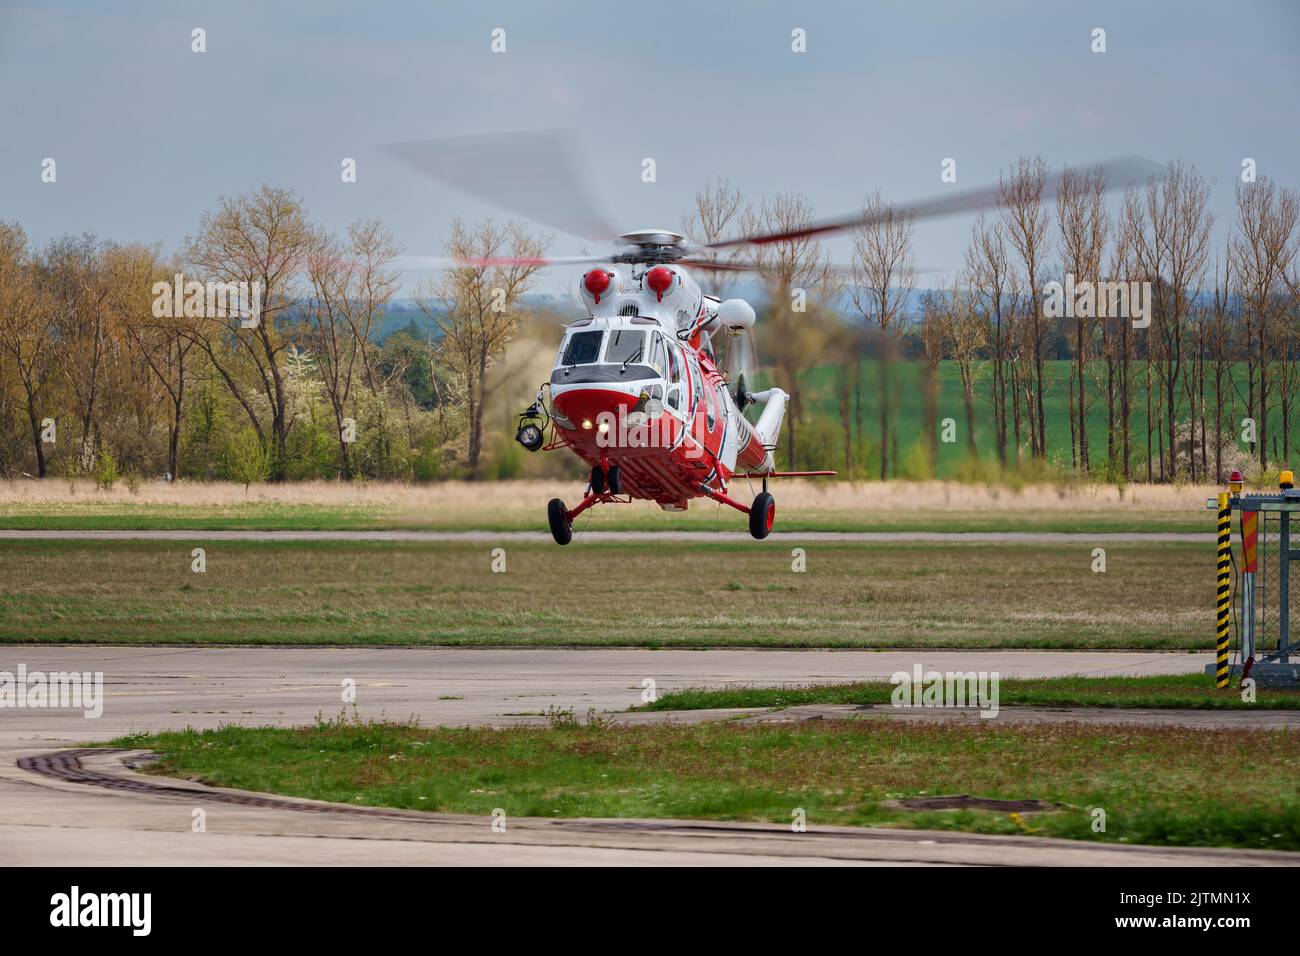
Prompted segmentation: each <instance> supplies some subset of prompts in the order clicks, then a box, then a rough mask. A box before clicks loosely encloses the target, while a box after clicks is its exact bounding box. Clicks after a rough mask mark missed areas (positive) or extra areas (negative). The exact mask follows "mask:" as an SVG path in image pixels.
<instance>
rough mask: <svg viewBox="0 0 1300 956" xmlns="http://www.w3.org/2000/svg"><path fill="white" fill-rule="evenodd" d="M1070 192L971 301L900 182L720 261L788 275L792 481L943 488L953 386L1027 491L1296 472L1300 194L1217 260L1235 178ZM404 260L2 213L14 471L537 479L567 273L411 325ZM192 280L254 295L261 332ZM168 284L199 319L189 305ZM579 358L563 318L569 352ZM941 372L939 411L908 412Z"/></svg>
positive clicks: (998, 213)
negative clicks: (544, 291) (1042, 482)
mask: <svg viewBox="0 0 1300 956" xmlns="http://www.w3.org/2000/svg"><path fill="white" fill-rule="evenodd" d="M1048 183H1049V177H1048V170H1047V167H1046V164H1045V163H1044V162H1043V160H1042V159H1041V158H1038V157H1032V158H1028V157H1027V158H1021V159H1019V160H1018V161H1017V162H1016V163H1014V164H1013V165H1012V166H1011V167H1010V168H1009V169H1008V170H1006V171H1004V173H1003V175H1002V177H1001V179H1000V183H999V202H998V204H997V206H996V208H993V209H990V210H989V211H988V212H986V213H985V214H983V215H981V216H980V217H979V218H978V219H977V220H976V221H975V223H974V225H973V226H972V228H971V232H970V236H969V240H968V243H967V246H966V249H965V253H964V257H963V258H964V261H963V263H962V267H961V269H960V270H959V271H958V273H957V274H956V275H955V277H954V278H953V280H952V281H951V282H950V283H947V284H946V286H945V287H943V288H937V289H935V288H930V289H918V271H917V265H916V262H915V257H914V251H913V232H914V228H915V227H914V224H913V223H912V222H911V221H910V220H909V218H908V217H907V216H906V215H905V214H904V213H903V212H900V211H899V210H897V209H895V208H894V207H892V206H891V205H890V204H889V203H888V202H887V201H886V200H885V199H884V198H883V197H882V195H881V194H880V193H879V192H876V193H873V194H872V195H870V196H868V197H867V198H866V200H865V201H864V204H863V208H864V212H865V213H866V214H867V215H866V216H865V217H864V223H866V224H864V225H863V226H861V227H859V228H858V229H856V230H855V231H854V233H853V234H852V251H851V255H850V261H849V263H847V264H844V265H839V264H836V263H834V262H832V261H831V258H830V256H829V254H828V252H827V251H826V250H825V249H824V247H823V246H822V245H821V244H820V243H819V242H818V241H817V240H816V239H815V238H812V237H806V236H804V237H798V238H792V239H789V240H784V241H780V242H773V243H769V244H766V245H762V246H758V247H752V248H750V249H748V250H741V251H738V252H735V253H730V254H728V255H727V256H726V258H725V261H723V262H721V263H720V267H719V268H718V269H716V270H709V269H708V268H701V269H700V270H699V273H700V278H701V279H702V281H703V282H704V284H705V285H706V287H709V286H712V288H713V291H716V292H717V293H719V294H721V295H725V294H727V292H728V289H729V287H730V286H731V285H732V284H733V283H735V282H736V275H737V273H735V272H733V271H728V270H724V269H723V268H722V266H727V265H734V264H742V265H745V266H748V267H750V268H751V269H752V271H753V274H756V275H757V276H759V277H760V278H761V280H762V282H763V285H764V286H765V289H766V295H765V297H764V298H765V302H764V303H761V304H760V321H759V323H758V345H759V351H760V354H761V355H762V356H763V357H764V358H765V360H766V364H767V365H768V366H769V367H770V377H771V378H772V379H773V380H774V381H775V382H776V383H777V384H779V385H780V386H781V387H783V388H785V389H786V390H787V391H788V392H789V393H790V404H789V410H788V415H787V423H788V424H787V428H786V430H785V434H784V436H783V442H782V444H783V447H782V449H781V450H780V454H781V455H782V456H784V458H785V460H786V461H787V462H788V463H789V464H790V465H791V466H795V467H803V466H808V467H826V466H828V465H832V464H834V465H837V466H838V467H840V468H841V469H842V471H843V473H845V474H846V475H848V476H852V477H879V478H881V479H886V478H891V477H897V476H899V475H904V474H906V475H909V476H913V477H915V476H917V474H916V473H917V470H918V468H917V466H916V460H917V456H918V453H919V455H920V458H921V459H922V464H921V466H920V470H921V471H922V472H923V473H925V472H926V471H927V469H928V473H933V472H934V467H935V463H936V462H937V459H938V457H939V442H940V440H941V439H940V435H941V433H943V432H944V431H945V429H944V428H943V426H942V425H941V416H940V403H941V399H940V395H941V382H942V381H943V380H945V379H947V380H948V381H950V382H952V381H954V380H955V382H956V387H957V389H958V391H959V393H960V400H961V405H962V410H961V413H960V416H959V417H960V426H961V427H960V428H958V429H956V431H959V432H960V433H961V439H960V440H961V442H962V444H963V445H964V446H965V453H966V454H967V455H968V456H969V459H970V460H971V461H984V462H991V463H992V464H993V467H995V468H996V469H997V470H1001V471H1003V472H1008V473H1009V472H1013V471H1016V470H1019V469H1025V468H1029V469H1032V468H1034V467H1036V466H1039V467H1041V466H1047V465H1050V466H1051V467H1054V468H1059V469H1063V470H1070V471H1073V472H1076V473H1079V474H1083V475H1087V476H1092V477H1096V478H1099V479H1102V480H1107V481H1117V482H1119V481H1125V482H1126V481H1165V482H1169V481H1179V480H1184V479H1186V480H1193V481H1195V480H1221V479H1222V478H1223V477H1224V475H1225V474H1226V472H1227V471H1228V470H1231V469H1233V468H1238V467H1244V466H1247V465H1248V466H1249V467H1251V468H1253V469H1254V470H1256V471H1263V470H1265V469H1267V468H1268V467H1269V466H1270V465H1277V464H1280V463H1287V462H1289V461H1290V455H1291V431H1292V418H1293V415H1294V412H1295V400H1296V394H1297V385H1298V384H1300V368H1298V367H1297V358H1298V353H1300V349H1298V348H1297V344H1298V343H1297V335H1298V334H1300V323H1298V321H1297V320H1298V319H1300V314H1298V313H1300V272H1298V266H1300V261H1298V260H1297V250H1298V248H1300V230H1298V229H1297V218H1298V215H1300V198H1298V197H1297V193H1296V192H1295V191H1294V190H1291V189H1288V188H1282V187H1279V186H1278V185H1277V184H1276V183H1274V182H1272V181H1271V180H1269V179H1268V178H1266V177H1260V178H1259V179H1258V180H1257V181H1255V182H1250V183H1246V182H1242V183H1238V185H1237V187H1236V208H1235V217H1234V219H1233V221H1232V222H1230V223H1226V224H1222V225H1221V232H1222V233H1223V234H1224V235H1225V236H1226V241H1225V242H1224V243H1223V245H1222V246H1221V247H1219V248H1215V247H1214V245H1213V243H1212V236H1213V234H1214V226H1215V223H1214V217H1213V215H1212V214H1211V212H1210V209H1209V195H1210V193H1209V187H1208V185H1207V183H1206V180H1205V178H1204V177H1203V176H1202V175H1201V174H1200V173H1199V172H1198V171H1197V170H1196V169H1195V168H1194V167H1193V166H1191V165H1188V164H1184V163H1181V162H1174V163H1171V164H1170V165H1169V167H1168V170H1167V172H1166V175H1164V176H1163V177H1161V178H1158V179H1153V180H1152V181H1151V182H1149V183H1148V184H1146V185H1145V186H1141V187H1135V188H1129V189H1128V190H1126V191H1125V192H1124V193H1123V194H1122V195H1119V196H1114V195H1111V194H1108V192H1107V185H1108V184H1107V183H1106V181H1105V178H1104V174H1100V173H1095V172H1073V171H1069V170H1067V171H1066V172H1065V174H1064V175H1063V177H1062V178H1061V180H1060V182H1059V185H1058V186H1057V187H1056V188H1055V189H1054V190H1053V189H1048ZM814 218H815V217H814V211H813V209H812V207H811V204H810V203H809V202H808V200H807V198H806V197H805V196H803V195H801V194H798V193H786V194H780V195H776V196H772V197H760V198H759V199H757V200H756V201H749V200H746V199H745V197H744V196H743V195H742V194H741V192H740V191H739V190H738V189H736V188H734V187H733V186H732V185H731V184H730V183H729V182H727V181H726V180H724V179H721V178H719V179H717V180H715V181H714V182H711V183H710V184H708V185H706V186H705V187H704V188H703V189H701V190H700V191H699V192H697V193H696V195H695V197H694V204H693V208H692V209H691V210H690V212H689V213H688V214H687V215H686V216H685V217H683V220H682V227H681V228H682V231H683V232H684V233H686V234H687V235H688V236H689V237H690V238H692V239H694V240H697V241H700V242H710V241H714V240H717V239H721V238H725V237H728V236H730V235H732V234H734V233H736V232H744V233H755V232H773V231H782V232H797V230H798V229H799V227H801V226H805V225H807V224H809V223H811V222H812V221H813V220H814ZM546 246H547V240H546V239H545V238H544V237H542V236H539V235H537V234H536V233H533V232H531V231H529V230H528V229H527V228H525V227H524V226H521V225H519V224H517V223H513V222H505V223H497V222H492V221H485V222H481V223H477V224H467V223H464V222H462V221H460V220H458V219H457V220H453V221H452V223H451V226H450V230H449V238H448V240H447V243H446V252H447V254H448V255H449V256H450V257H456V258H460V259H472V260H486V261H491V262H496V263H510V262H520V263H527V262H530V261H531V260H534V259H536V258H537V257H538V256H540V255H542V254H543V253H544V251H545V249H546ZM399 252H400V250H399V248H398V246H397V244H396V243H395V241H394V240H393V237H392V236H391V235H390V233H389V232H388V230H387V229H386V228H385V227H384V225H383V224H382V223H381V222H379V221H378V220H362V221H358V222H355V223H352V224H351V225H350V226H349V227H348V228H347V229H346V230H345V231H344V232H343V233H342V234H334V233H331V232H330V231H329V230H327V229H325V228H323V227H321V226H320V225H318V224H316V223H314V222H313V221H312V220H311V218H310V216H309V215H308V213H307V210H306V209H305V208H304V206H303V204H302V202H301V200H300V199H299V198H298V197H297V196H296V195H295V194H293V193H292V192H291V191H289V190H285V189H281V188H277V187H272V186H263V187H261V188H260V189H258V190H255V191H253V192H250V193H248V194H246V195H242V196H237V197H233V198H222V199H220V200H219V202H218V204H217V206H216V208H215V209H213V210H211V211H209V212H207V213H205V214H204V215H202V216H201V218H200V220H199V222H198V227H197V229H196V231H195V233H194V234H193V235H192V236H189V237H187V238H186V239H185V240H184V241H183V242H182V243H181V245H180V248H179V249H178V250H176V251H175V252H174V253H169V254H164V253H163V252H162V250H161V249H160V248H159V247H156V246H152V247H151V246H146V245H143V244H138V243H116V242H111V241H102V240H99V239H97V238H96V237H94V236H91V235H82V236H66V237H61V238H59V239H56V240H54V241H52V242H50V243H48V244H47V245H46V246H44V247H43V248H39V249H38V248H35V247H34V244H33V243H31V242H30V241H29V240H28V238H27V236H26V235H25V233H24V231H23V229H22V228H21V226H19V225H18V224H17V223H4V222H0V475H3V476H6V477H18V476H22V475H30V476H33V477H46V476H48V475H59V476H67V477H73V476H79V475H80V476H95V477H99V478H101V479H103V480H109V481H111V480H113V478H114V477H115V476H118V475H141V476H144V475H149V476H155V475H162V474H166V475H169V476H173V477H186V478H195V479H225V480H233V481H240V482H243V483H245V484H248V483H251V482H254V481H261V480H275V481H283V480H295V479H301V478H335V477H337V478H341V479H345V480H347V479H353V478H362V477H365V478H387V479H401V480H431V479H437V478H445V477H453V476H454V477H471V478H477V477H488V476H492V475H500V474H503V473H510V474H513V473H515V470H517V469H515V470H510V471H508V472H506V471H502V470H501V469H499V468H495V467H494V465H493V458H494V456H500V455H501V454H503V449H504V450H505V451H511V450H512V447H511V446H510V444H509V440H508V435H509V424H510V423H509V421H508V420H507V419H508V413H505V412H502V411H501V410H500V409H497V408H495V407H494V405H493V399H494V393H495V392H496V391H497V390H498V389H499V387H500V384H501V381H502V378H503V376H505V375H506V374H507V372H508V371H509V370H507V369H506V368H505V367H504V365H503V363H502V359H503V357H504V356H505V355H506V352H507V350H508V349H509V348H510V347H511V345H512V343H516V344H517V342H518V339H519V336H520V333H521V330H522V329H523V328H524V326H525V323H526V322H527V321H528V320H529V319H530V318H534V317H535V315H536V312H537V309H536V308H535V307H533V306H531V305H530V303H529V302H528V301H527V300H526V299H525V295H526V294H527V293H528V291H529V290H530V289H531V288H532V287H533V284H534V282H535V279H536V272H537V267H536V266H535V265H531V264H529V265H509V264H505V265H501V264H498V265H482V266H468V265H466V266H461V267H458V268H451V269H446V270H444V271H442V272H440V273H437V274H436V275H435V276H434V277H433V278H431V279H428V280H425V281H424V282H422V283H421V284H420V285H419V287H418V288H417V289H416V291H415V293H414V301H415V304H416V306H417V308H418V313H417V314H419V315H421V316H423V318H424V319H425V321H424V322H422V323H418V324H417V323H411V324H409V325H408V326H407V327H405V328H403V329H399V330H397V331H394V330H393V329H392V328H391V325H392V318H393V316H394V314H395V312H394V308H393V307H394V299H395V296H396V295H397V293H398V291H399V289H400V288H401V286H400V275H401V273H400V272H399V270H398V268H397V261H398V255H399ZM178 281H180V282H181V284H182V285H183V286H185V285H186V284H187V283H190V282H196V283H197V284H199V285H201V284H202V283H204V282H208V283H212V282H215V283H217V284H218V285H219V286H224V285H229V286H230V287H231V288H236V287H238V288H244V289H247V288H255V289H256V290H257V297H256V298H257V305H258V314H257V316H256V320H255V321H254V320H252V317H251V316H250V315H249V314H248V310H243V311H241V310H240V309H237V308H230V307H222V306H221V305H218V306H217V307H216V308H213V306H212V301H211V298H212V297H211V293H210V292H209V293H208V295H207V297H206V298H205V297H203V296H202V295H200V294H198V291H199V290H197V289H196V290H195V294H194V295H193V296H191V295H189V294H188V292H187V290H186V288H182V289H180V290H177V289H175V288H173V287H174V286H175V285H176V284H177V282H178ZM159 290H166V291H167V295H168V297H167V298H166V299H163V300H162V301H163V303H164V305H167V304H168V303H170V302H171V301H175V303H176V304H177V305H178V306H180V307H178V308H170V307H167V308H163V309H160V308H159V307H158V306H159V301H160V298H161V293H160V291H159ZM1098 290H1100V291H1098ZM1121 290H1123V291H1124V295H1123V296H1121V295H1120V294H1119V293H1120V291H1121ZM1129 290H1134V291H1133V295H1132V296H1129V295H1128V291H1129ZM173 294H174V295H173ZM1063 303H1064V308H1062V307H1061V306H1062V304H1063ZM553 338H554V329H552V328H548V329H547V330H546V334H545V335H544V336H542V337H541V338H539V342H541V341H545V342H546V344H545V346H539V347H542V348H544V349H549V348H550V347H551V345H552V344H553V343H552V341H551V340H552V339H553ZM716 345H717V347H718V348H719V349H721V348H722V347H723V343H716ZM720 357H721V356H720ZM509 374H512V375H513V374H514V372H513V371H509ZM827 382H829V383H830V384H829V386H828V385H827V384H826V383H827ZM917 383H919V386H920V387H919V392H920V399H921V405H922V414H921V417H920V421H919V422H912V421H910V420H906V421H902V422H900V418H899V415H900V409H901V408H903V407H905V406H906V405H907V402H908V400H910V399H911V398H913V397H914V396H913V395H912V394H911V393H912V392H913V391H915V385H916V384H917ZM827 388H829V391H830V401H829V403H828V402H827V394H826V390H827ZM814 399H815V401H814ZM1049 412H1051V413H1052V414H1053V415H1059V416H1061V417H1060V418H1059V419H1057V420H1056V421H1052V422H1050V423H1049ZM869 417H870V419H871V420H868V418H869ZM1065 420H1068V440H1066V439H1064V438H1063V437H1062V436H1063V435H1064V434H1065V426H1066V421H1065ZM944 421H945V422H949V423H951V421H952V419H951V418H944ZM1099 421H1100V422H1103V423H1104V424H1101V425H1099V424H1098V422H1099ZM1049 424H1050V426H1051V427H1049ZM909 429H910V430H911V431H910V432H909ZM948 430H949V431H952V430H953V429H948ZM900 431H901V432H902V433H903V434H902V441H903V444H902V447H900ZM944 440H951V436H948V437H947V438H945V439H944ZM539 457H540V456H539ZM827 457H833V458H834V459H835V461H833V462H832V461H827V460H825V459H826V458H827ZM528 467H529V468H534V467H536V466H535V465H534V464H533V463H532V462H531V461H530V462H529V463H528Z"/></svg>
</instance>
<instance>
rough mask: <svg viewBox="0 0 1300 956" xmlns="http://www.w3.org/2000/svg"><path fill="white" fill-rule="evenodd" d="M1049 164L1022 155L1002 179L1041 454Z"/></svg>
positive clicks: (1034, 444)
mask: <svg viewBox="0 0 1300 956" xmlns="http://www.w3.org/2000/svg"><path fill="white" fill-rule="evenodd" d="M1046 182H1047V163H1045V162H1044V161H1043V158H1042V157H1041V156H1035V157H1033V158H1032V159H1030V158H1025V157H1021V158H1020V159H1019V160H1017V161H1016V164H1015V166H1014V167H1012V171H1011V173H1010V174H1009V175H1005V176H1002V177H1001V178H1000V179H999V189H1000V191H1001V196H1002V207H1001V214H1002V222H1003V225H1004V226H1005V227H1006V235H1007V239H1008V241H1009V242H1010V244H1011V248H1012V249H1013V250H1014V251H1015V252H1016V254H1017V255H1018V256H1019V258H1020V262H1021V265H1022V266H1023V267H1024V280H1025V284H1024V292H1023V294H1024V296H1025V303H1024V309H1025V315H1026V316H1027V318H1028V322H1027V323H1026V325H1025V335H1026V343H1025V344H1026V346H1027V351H1028V355H1027V356H1026V361H1027V362H1028V363H1030V365H1031V366H1032V367H1031V368H1030V370H1029V371H1030V372H1031V374H1032V381H1027V382H1025V383H1024V384H1025V390H1026V396H1027V397H1028V399H1029V411H1030V415H1029V419H1030V439H1031V441H1030V447H1031V448H1032V450H1033V453H1034V454H1035V455H1037V456H1038V457H1040V458H1043V457H1046V455H1047V425H1046V421H1047V419H1046V416H1045V414H1044V406H1043V391H1044V388H1045V380H1044V372H1043V340H1044V335H1043V328H1044V326H1043V313H1042V309H1040V308H1039V303H1038V279H1039V271H1040V269H1041V268H1042V265H1043V259H1044V257H1045V255H1046V252H1047V220H1048V213H1047V210H1045V209H1044V208H1043V187H1044V185H1045V184H1046Z"/></svg>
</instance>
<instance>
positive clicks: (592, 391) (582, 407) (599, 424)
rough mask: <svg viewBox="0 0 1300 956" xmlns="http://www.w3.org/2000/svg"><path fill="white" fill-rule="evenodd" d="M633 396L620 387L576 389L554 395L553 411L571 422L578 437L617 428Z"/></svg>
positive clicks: (633, 399)
mask: <svg viewBox="0 0 1300 956" xmlns="http://www.w3.org/2000/svg"><path fill="white" fill-rule="evenodd" d="M636 402H637V396H636V395H632V394H629V393H628V392H626V391H623V390H621V389H613V388H594V387H592V388H577V389H572V390H571V391H566V392H561V393H560V394H558V395H556V396H555V399H554V405H555V408H556V410H557V411H558V412H559V413H560V414H561V415H563V416H564V417H565V418H567V419H568V420H569V421H570V422H571V423H572V424H573V428H572V432H574V433H576V435H577V437H578V438H582V437H583V435H595V434H597V433H598V432H604V431H608V430H609V429H611V428H614V427H617V425H618V423H619V422H621V421H623V420H624V419H625V417H626V415H627V413H628V412H629V411H631V410H632V408H633V407H635V405H636Z"/></svg>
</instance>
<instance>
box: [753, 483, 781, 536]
mask: <svg viewBox="0 0 1300 956" xmlns="http://www.w3.org/2000/svg"><path fill="white" fill-rule="evenodd" d="M775 520H776V499H775V498H773V497H772V496H771V495H769V494H768V493H767V492H766V491H760V492H759V493H758V497H757V498H755V499H754V503H753V505H751V506H750V509H749V533H750V534H752V535H753V536H754V537H755V538H758V540H760V541H762V540H763V539H764V538H766V537H767V536H768V533H769V532H771V530H772V522H774V521H775Z"/></svg>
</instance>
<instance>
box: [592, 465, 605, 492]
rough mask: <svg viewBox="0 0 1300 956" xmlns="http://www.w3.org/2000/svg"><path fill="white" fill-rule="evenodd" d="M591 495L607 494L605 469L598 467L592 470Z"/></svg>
mask: <svg viewBox="0 0 1300 956" xmlns="http://www.w3.org/2000/svg"><path fill="white" fill-rule="evenodd" d="M591 493H592V494H593V495H603V494H604V493H605V469H604V468H601V467H600V465H597V466H596V467H595V468H593V469H591Z"/></svg>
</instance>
